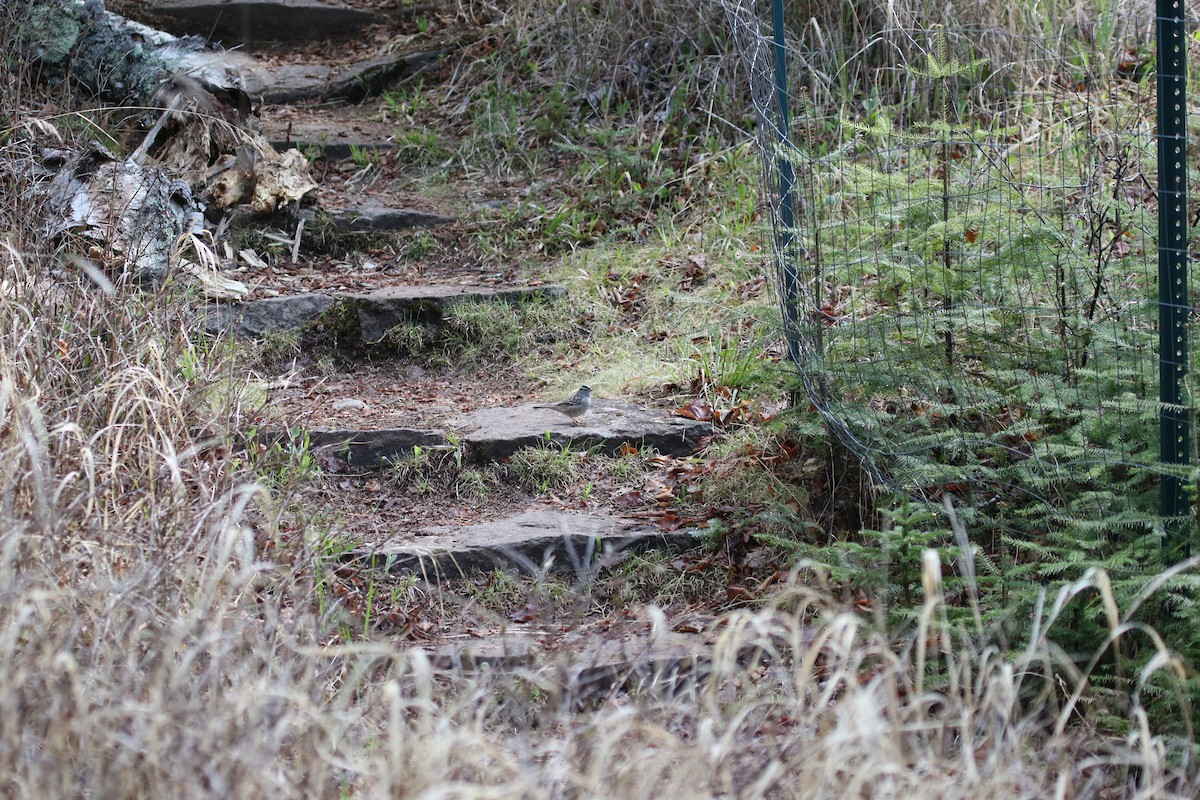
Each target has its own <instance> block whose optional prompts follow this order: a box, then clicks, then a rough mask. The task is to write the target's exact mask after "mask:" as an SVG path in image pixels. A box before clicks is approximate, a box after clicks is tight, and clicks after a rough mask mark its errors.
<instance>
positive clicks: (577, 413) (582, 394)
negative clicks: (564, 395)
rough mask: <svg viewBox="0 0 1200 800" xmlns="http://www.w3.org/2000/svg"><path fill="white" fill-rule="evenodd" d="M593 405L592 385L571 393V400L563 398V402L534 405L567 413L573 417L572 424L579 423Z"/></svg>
mask: <svg viewBox="0 0 1200 800" xmlns="http://www.w3.org/2000/svg"><path fill="white" fill-rule="evenodd" d="M591 407H592V387H590V386H580V387H579V391H578V392H576V393H575V394H573V395H571V399H570V400H563V401H562V402H561V403H546V404H544V405H535V406H534V408H552V409H554V410H555V411H557V412H558V413H560V414H566V415H567V416H568V417H570V418H571V424H572V425H578V424H579V418H580V417H582V416H583V415H584V414H586V413H587V412H588V409H589V408H591Z"/></svg>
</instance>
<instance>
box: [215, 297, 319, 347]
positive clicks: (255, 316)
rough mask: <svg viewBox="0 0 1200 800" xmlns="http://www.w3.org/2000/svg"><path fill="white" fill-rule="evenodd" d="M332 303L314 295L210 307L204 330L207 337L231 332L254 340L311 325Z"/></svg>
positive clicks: (270, 298)
mask: <svg viewBox="0 0 1200 800" xmlns="http://www.w3.org/2000/svg"><path fill="white" fill-rule="evenodd" d="M335 302H336V300H335V299H334V298H333V297H330V296H329V295H325V294H315V293H314V294H295V295H286V296H283V297H268V298H265V299H263V300H254V301H251V302H249V303H223V304H212V305H210V306H209V307H208V309H207V310H206V312H205V316H204V328H205V330H207V331H208V332H209V333H217V332H218V331H223V330H227V329H229V328H233V329H234V332H235V333H236V334H237V335H238V336H244V337H247V338H254V339H256V338H261V337H263V336H269V335H271V334H276V333H281V332H283V331H288V330H293V329H295V328H299V327H301V326H302V325H305V324H306V323H309V322H312V321H313V320H315V319H317V318H318V317H319V316H321V314H323V313H325V312H326V311H328V310H329V309H330V307H332V306H333V304H334V303H335Z"/></svg>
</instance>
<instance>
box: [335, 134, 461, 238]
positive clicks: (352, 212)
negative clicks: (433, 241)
mask: <svg viewBox="0 0 1200 800" xmlns="http://www.w3.org/2000/svg"><path fill="white" fill-rule="evenodd" d="M346 149H347V151H349V149H350V148H349V146H347V148H346ZM330 216H331V217H332V222H333V228H334V230H336V231H337V232H338V233H391V232H395V231H403V230H409V229H412V228H432V227H434V226H435V225H445V224H447V223H450V222H454V217H444V216H442V215H440V214H430V213H428V212H426V211H414V210H412V209H410V208H388V207H386V206H360V207H358V208H346V209H341V210H338V211H334V212H333V213H332V214H331V215H330Z"/></svg>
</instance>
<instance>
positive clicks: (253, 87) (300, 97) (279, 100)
mask: <svg viewBox="0 0 1200 800" xmlns="http://www.w3.org/2000/svg"><path fill="white" fill-rule="evenodd" d="M332 76H333V70H332V69H331V68H330V67H327V66H325V65H324V64H281V65H279V66H277V67H270V68H268V67H266V66H264V65H261V64H260V65H256V66H255V67H254V68H252V69H249V70H246V71H245V73H244V76H243V78H242V85H243V87H244V88H245V90H246V93H247V94H249V95H250V96H251V97H257V98H261V99H262V102H264V103H266V104H268V105H287V104H289V103H301V102H304V101H305V100H319V99H320V98H321V96H322V95H323V94H324V93H325V89H326V87H327V86H328V85H329V80H330V78H331V77H332Z"/></svg>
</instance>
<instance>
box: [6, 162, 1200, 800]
mask: <svg viewBox="0 0 1200 800" xmlns="http://www.w3.org/2000/svg"><path fill="white" fill-rule="evenodd" d="M22 146H23V145H21V144H20V142H19V138H18V140H17V143H15V144H12V143H10V144H9V145H7V147H8V148H20V147H22ZM5 155H19V153H16V152H10V153H6V154H5ZM0 196H2V197H3V204H4V207H5V209H6V210H5V213H4V219H5V222H6V228H7V229H8V230H9V231H10V234H9V238H8V239H7V240H6V241H7V242H8V244H7V245H6V246H4V247H2V248H0V675H3V680H0V795H2V796H4V797H9V798H14V799H17V798H38V799H39V800H41V799H42V798H67V797H92V798H113V799H117V798H160V797H163V798H165V797H171V798H193V797H195V798H201V797H203V798H208V797H214V798H215V797H219V798H254V799H255V800H259V798H264V797H305V798H311V797H322V798H323V797H330V798H340V797H363V798H376V797H379V798H383V797H397V798H401V797H403V798H409V797H411V798H503V797H512V798H538V797H546V798H584V797H597V798H601V797H603V798H654V799H655V800H658V798H664V797H668V798H718V797H719V798H732V797H737V798H747V799H748V798H760V797H761V798H863V797H879V798H895V797H938V798H964V799H967V798H969V799H970V800H987V799H988V798H998V799H999V798H1004V800H1019V799H1020V798H1039V800H1040V798H1045V797H1062V798H1084V797H1097V798H1100V797H1103V798H1110V797H1147V798H1150V797H1155V798H1158V797H1194V796H1196V794H1197V791H1200V782H1198V781H1197V777H1196V774H1195V772H1196V770H1195V766H1194V763H1193V759H1192V752H1193V747H1194V745H1193V744H1192V740H1191V738H1190V737H1188V736H1184V737H1180V738H1172V737H1168V736H1165V735H1159V734H1157V733H1156V732H1155V731H1154V729H1153V728H1152V727H1151V725H1150V724H1149V722H1148V721H1147V718H1146V716H1145V714H1144V713H1143V712H1142V710H1141V708H1140V707H1139V706H1138V704H1137V703H1136V702H1129V703H1116V702H1112V701H1110V700H1109V699H1106V698H1105V697H1103V696H1099V695H1097V694H1096V693H1094V692H1092V691H1091V690H1090V689H1089V688H1088V686H1087V682H1086V676H1085V675H1084V674H1081V673H1080V672H1079V670H1078V669H1077V668H1076V667H1075V666H1074V662H1073V661H1072V660H1070V659H1068V658H1066V657H1065V656H1064V655H1063V654H1061V653H1059V652H1058V651H1057V650H1056V648H1055V647H1054V645H1053V643H1052V639H1053V630H1054V627H1053V626H1054V624H1056V623H1055V621H1054V620H1053V619H1052V614H1051V612H1047V620H1046V623H1047V624H1046V625H1045V626H1043V631H1044V634H1043V635H1042V636H1041V637H1040V638H1037V639H1035V640H1034V641H1032V642H1030V643H1029V646H1028V647H1025V648H1018V649H1017V650H1016V651H1014V652H1001V651H999V650H998V649H996V648H994V647H991V646H988V645H986V644H979V643H975V642H974V641H973V639H972V638H971V637H968V636H965V635H961V634H957V633H955V632H953V631H952V630H951V629H950V627H949V626H948V625H946V624H945V623H944V621H943V619H942V612H943V606H942V604H941V596H940V593H939V589H938V586H937V581H936V576H937V575H939V574H940V570H939V569H938V567H937V565H936V564H934V563H930V564H929V565H928V567H927V584H928V585H927V598H928V601H927V604H926V607H925V614H924V615H923V617H922V620H921V623H920V624H919V625H918V626H917V627H916V628H915V630H914V631H911V632H909V633H908V634H907V635H906V636H904V637H903V638H901V639H899V640H896V639H893V638H891V637H889V636H888V635H886V634H884V633H882V632H880V631H879V629H878V627H877V626H876V625H875V624H874V623H873V622H871V620H870V619H868V618H865V617H864V616H862V615H861V614H857V613H852V612H850V611H847V610H845V609H843V608H841V607H840V606H839V605H838V604H837V603H836V602H834V601H833V600H832V599H831V595H830V593H829V592H827V591H826V590H824V589H822V588H820V586H819V581H815V580H814V579H813V577H812V576H811V575H808V574H802V573H801V572H799V571H798V572H797V574H796V576H794V579H793V580H792V581H791V582H789V583H788V584H787V586H788V588H787V589H786V590H785V591H783V592H781V593H780V595H779V596H778V598H777V600H776V602H775V604H774V605H772V606H771V607H769V608H764V609H761V610H758V611H744V612H738V613H735V614H731V615H729V616H728V617H727V618H726V619H725V620H723V624H722V628H721V631H722V632H721V635H720V637H719V639H718V640H717V642H716V644H715V645H714V646H713V647H712V648H711V652H709V653H707V654H705V655H706V657H707V659H708V660H709V662H710V667H709V671H708V675H707V678H706V679H705V680H703V681H698V682H696V683H694V684H692V685H690V686H684V687H682V688H681V689H679V690H678V691H675V692H667V691H658V690H657V689H658V688H659V687H646V688H644V689H643V690H641V691H639V692H634V693H614V694H611V695H608V696H601V697H595V696H589V695H587V691H586V687H585V686H584V684H583V683H582V682H581V680H580V673H579V672H578V670H577V668H576V667H573V666H571V665H565V664H564V665H557V666H556V665H547V669H546V670H521V671H518V672H515V673H511V674H504V673H499V672H486V671H485V672H482V673H477V674H466V673H461V672H453V671H444V670H435V669H434V668H433V667H432V666H431V664H430V662H429V661H428V659H427V658H426V657H425V656H424V655H423V653H422V652H421V651H419V650H417V649H413V648H409V647H407V646H405V645H403V644H397V643H394V642H389V641H371V642H363V643H357V644H356V643H346V642H345V641H342V640H340V639H339V638H338V637H336V636H335V635H333V634H332V633H331V632H330V626H329V625H328V624H327V622H328V620H329V618H330V617H329V612H330V610H329V609H328V608H325V607H323V606H322V603H321V597H322V595H321V594H320V592H319V591H318V589H319V584H320V579H321V573H320V567H319V565H318V564H317V562H316V560H315V559H314V557H313V553H312V552H311V550H310V549H309V542H308V539H307V538H306V537H305V535H303V534H304V532H299V533H298V532H296V531H291V530H287V529H285V528H283V527H282V526H279V525H278V524H277V522H276V521H277V520H278V519H279V517H280V514H279V509H280V508H282V507H283V504H284V500H283V498H282V497H281V493H283V492H286V482H280V481H279V480H278V477H279V476H278V470H279V465H278V464H272V465H270V468H271V469H272V470H274V472H272V474H266V473H265V472H264V470H265V469H266V467H261V466H256V465H255V464H254V463H253V460H252V459H248V458H247V457H246V456H245V454H243V453H239V452H237V451H236V450H235V449H234V448H232V447H231V446H230V444H229V443H230V441H231V439H230V437H231V434H232V432H233V431H234V430H235V429H236V427H237V425H238V423H239V420H240V418H241V414H242V412H241V409H240V408H239V402H240V401H239V397H240V394H239V392H238V391H236V387H237V386H238V384H239V379H238V375H239V370H238V368H237V364H236V360H235V358H234V356H233V354H232V353H231V352H230V351H229V350H228V349H227V348H225V347H223V346H221V345H219V344H216V345H214V344H213V343H210V342H206V341H203V340H201V339H198V338H195V337H193V336H192V335H191V334H190V331H192V330H194V328H195V323H194V322H193V321H192V320H191V318H190V316H189V302H188V298H187V297H186V296H182V295H178V294H176V295H172V294H171V293H168V292H162V293H159V294H146V293H141V292H137V291H134V290H133V289H131V288H130V287H128V286H125V285H122V284H121V283H120V282H119V281H118V282H117V286H116V288H115V290H114V291H112V292H111V293H106V292H105V291H102V290H101V288H100V286H98V285H97V284H96V283H95V282H94V281H91V280H89V279H88V278H87V277H86V273H85V271H81V270H80V268H79V267H78V266H72V263H71V261H70V260H69V259H64V258H62V257H60V256H59V255H58V254H56V253H54V252H53V246H52V245H51V244H50V243H48V242H47V241H45V239H43V238H40V237H39V234H38V232H37V230H36V220H37V217H36V209H34V208H31V207H29V206H27V205H26V206H23V205H21V203H23V202H25V201H24V200H23V199H22V197H23V196H22V192H21V187H20V186H14V185H11V182H10V184H9V185H5V186H0ZM268 486H270V487H272V488H270V489H268V488H267V487H268ZM814 585H815V586H816V587H817V588H813V586H814ZM1158 667H1159V668H1161V669H1164V670H1165V669H1168V668H1173V667H1174V665H1173V664H1172V663H1171V662H1170V660H1169V658H1168V656H1167V654H1166V653H1165V651H1164V659H1163V661H1162V662H1161V663H1160V664H1158ZM1076 687H1079V690H1080V692H1081V695H1080V698H1079V699H1078V700H1074V699H1073V694H1074V692H1075V690H1076ZM1101 710H1103V711H1104V713H1105V714H1106V715H1107V717H1106V719H1107V722H1106V724H1105V727H1104V728H1101V727H1100V726H1099V723H1098V720H1099V719H1100V711H1101ZM1113 720H1116V722H1115V723H1114V721H1113ZM1119 723H1123V727H1124V730H1125V732H1120V731H1121V729H1122V725H1121V724H1119Z"/></svg>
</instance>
